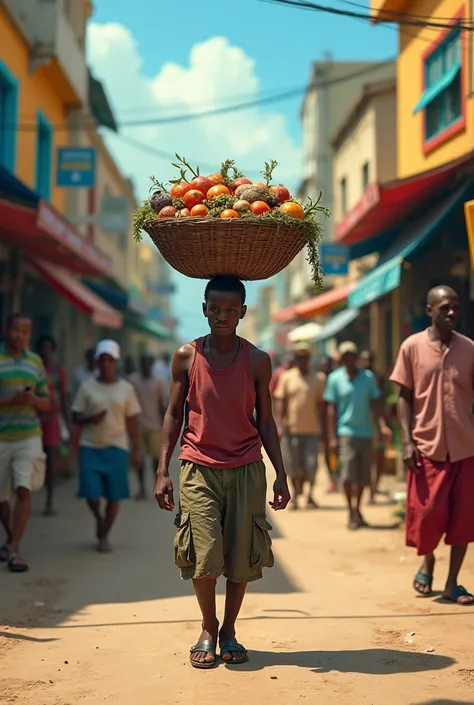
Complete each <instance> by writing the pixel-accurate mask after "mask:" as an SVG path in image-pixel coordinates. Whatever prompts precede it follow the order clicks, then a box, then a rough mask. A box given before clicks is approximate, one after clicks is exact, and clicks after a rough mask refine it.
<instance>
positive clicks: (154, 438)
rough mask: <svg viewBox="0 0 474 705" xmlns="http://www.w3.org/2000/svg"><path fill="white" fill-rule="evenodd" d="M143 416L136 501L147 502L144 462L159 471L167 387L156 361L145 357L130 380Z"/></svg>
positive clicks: (139, 421) (154, 470) (140, 421)
mask: <svg viewBox="0 0 474 705" xmlns="http://www.w3.org/2000/svg"><path fill="white" fill-rule="evenodd" d="M129 380H130V382H131V383H132V385H133V387H134V389H135V392H136V393H137V397H138V401H139V402H140V406H141V408H142V413H141V414H140V416H139V418H138V424H139V427H140V440H141V449H142V459H143V463H142V465H141V467H140V468H139V469H138V471H137V473H138V482H139V491H138V494H137V495H136V497H135V499H138V500H143V499H146V496H147V494H146V486H145V462H146V460H147V458H149V459H150V460H151V462H152V463H153V472H156V470H157V468H158V449H159V445H160V435H161V427H162V425H163V418H164V415H165V395H166V392H165V386H164V383H163V381H162V380H161V379H159V378H158V377H155V376H154V375H153V358H152V357H151V356H150V355H143V356H142V358H141V359H140V371H139V372H134V373H133V374H132V375H130V377H129Z"/></svg>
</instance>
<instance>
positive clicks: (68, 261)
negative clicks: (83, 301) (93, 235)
mask: <svg viewBox="0 0 474 705" xmlns="http://www.w3.org/2000/svg"><path fill="white" fill-rule="evenodd" d="M0 234H1V238H2V240H4V241H6V242H8V243H9V244H10V245H13V246H16V247H20V248H23V249H24V250H26V252H27V253H28V254H33V255H37V256H39V257H40V258H43V259H45V260H47V261H48V262H55V263H56V264H59V265H63V266H66V267H67V268H68V269H71V270H73V271H76V272H78V273H80V274H88V275H91V274H92V275H97V274H99V275H103V274H107V273H108V272H109V271H110V268H111V259H110V258H109V257H108V256H107V255H105V254H104V253H103V252H101V251H100V250H98V249H97V248H96V247H94V245H93V244H92V243H91V242H89V240H87V239H86V238H85V237H84V236H83V235H81V233H80V232H79V231H78V230H76V229H75V228H74V227H73V226H72V225H71V224H70V223H69V222H68V221H67V220H66V218H64V217H63V216H62V215H60V214H59V213H58V212H57V211H56V210H55V209H54V208H53V207H52V206H50V205H49V203H46V202H45V201H40V203H39V206H38V208H37V209H36V208H29V207H27V206H22V205H19V204H17V203H13V202H11V201H7V200H3V199H0Z"/></svg>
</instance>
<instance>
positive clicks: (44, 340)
mask: <svg viewBox="0 0 474 705" xmlns="http://www.w3.org/2000/svg"><path fill="white" fill-rule="evenodd" d="M43 343H51V345H52V347H53V350H56V348H57V344H56V341H55V339H54V338H53V336H52V335H40V337H39V338H38V340H37V341H36V349H37V350H38V351H39V350H41V347H42V345H43Z"/></svg>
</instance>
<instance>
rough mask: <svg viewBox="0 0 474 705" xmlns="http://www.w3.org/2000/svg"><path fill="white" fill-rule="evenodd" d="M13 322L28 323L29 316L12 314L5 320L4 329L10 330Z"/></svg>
mask: <svg viewBox="0 0 474 705" xmlns="http://www.w3.org/2000/svg"><path fill="white" fill-rule="evenodd" d="M15 321H30V323H31V316H27V315H26V313H12V314H10V315H9V316H8V318H7V323H6V329H7V330H10V328H11V327H12V325H13V324H14V323H15Z"/></svg>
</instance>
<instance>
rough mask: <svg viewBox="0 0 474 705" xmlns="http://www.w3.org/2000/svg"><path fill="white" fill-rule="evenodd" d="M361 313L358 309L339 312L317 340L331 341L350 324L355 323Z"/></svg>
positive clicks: (325, 326)
mask: <svg viewBox="0 0 474 705" xmlns="http://www.w3.org/2000/svg"><path fill="white" fill-rule="evenodd" d="M359 313H360V311H359V310H358V309H356V308H354V309H351V308H345V309H344V310H343V311H339V313H336V315H335V316H333V317H332V318H331V319H330V320H329V321H328V322H327V323H326V324H325V325H324V326H323V327H322V329H321V330H320V331H319V334H318V337H317V338H316V340H329V338H333V337H334V336H335V335H337V334H338V333H340V332H341V331H343V330H344V329H345V328H347V326H348V325H349V323H352V322H353V321H355V319H356V318H357V316H358V315H359Z"/></svg>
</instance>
